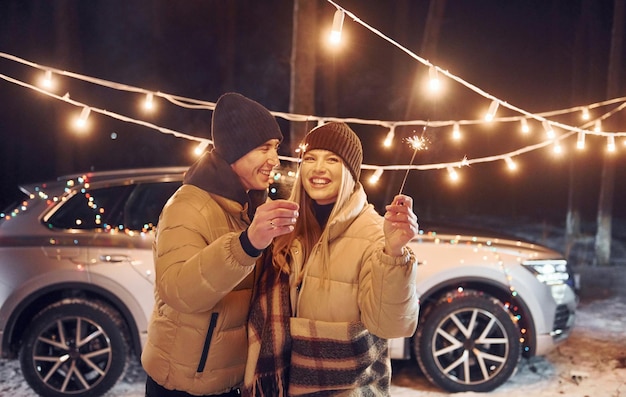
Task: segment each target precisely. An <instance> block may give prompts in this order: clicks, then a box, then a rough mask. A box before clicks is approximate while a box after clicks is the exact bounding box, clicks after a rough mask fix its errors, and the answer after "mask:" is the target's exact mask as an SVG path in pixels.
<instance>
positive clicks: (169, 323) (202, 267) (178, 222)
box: [142, 184, 257, 395]
mask: <svg viewBox="0 0 626 397" xmlns="http://www.w3.org/2000/svg"><path fill="white" fill-rule="evenodd" d="M244 207H247V205H246V206H242V205H241V204H240V203H239V202H237V201H234V200H230V199H227V198H224V197H221V196H218V195H215V194H211V193H209V192H207V191H205V190H203V189H201V188H199V187H197V186H194V185H189V184H184V185H183V186H181V188H180V189H179V190H178V191H177V192H176V193H175V194H174V195H173V196H172V198H170V200H169V201H168V202H167V204H166V206H165V208H164V209H163V212H162V214H161V218H160V220H159V225H158V233H157V236H156V240H155V252H154V253H155V267H156V278H157V280H158V281H157V283H156V288H155V299H156V304H155V307H154V311H153V314H152V319H151V322H150V326H149V329H148V342H147V345H146V346H145V349H144V351H143V353H142V365H143V367H144V369H145V370H146V372H147V373H148V375H150V377H152V378H153V379H154V380H155V381H156V382H157V383H159V384H160V385H162V386H164V387H165V388H167V389H170V390H182V391H186V392H187V393H190V394H196V395H203V394H219V393H223V392H226V391H229V390H230V389H232V388H233V387H237V386H239V385H240V383H241V382H242V380H243V373H244V367H245V362H246V348H247V339H246V321H247V316H248V311H249V306H250V298H251V293H252V292H251V291H252V286H253V282H254V280H253V277H254V273H253V270H254V264H255V260H256V259H257V258H255V257H251V256H249V255H248V254H246V252H245V251H244V250H243V248H242V246H241V243H240V240H239V236H240V234H241V231H242V230H243V229H245V228H246V227H247V225H248V224H249V219H248V217H247V215H246V212H245V208H244Z"/></svg>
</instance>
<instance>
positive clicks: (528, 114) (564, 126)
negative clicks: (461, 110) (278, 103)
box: [326, 0, 626, 136]
mask: <svg viewBox="0 0 626 397" xmlns="http://www.w3.org/2000/svg"><path fill="white" fill-rule="evenodd" d="M326 1H327V2H328V3H330V4H332V5H333V6H334V7H335V8H337V9H338V10H341V11H343V12H344V13H345V14H346V15H348V16H349V17H350V18H352V20H353V21H354V22H356V23H358V24H359V25H361V26H363V27H365V28H366V29H367V30H369V31H370V32H372V33H374V34H375V35H377V36H379V37H380V38H382V39H383V40H385V41H387V42H388V43H390V44H392V45H393V46H395V47H396V48H398V49H399V50H401V51H403V52H404V53H406V54H407V55H409V56H410V57H411V58H413V59H415V60H416V61H418V62H420V63H422V64H423V65H426V66H429V67H433V68H434V69H435V70H436V71H437V72H438V73H441V74H443V75H445V76H447V77H448V78H450V79H451V80H454V81H456V82H457V83H459V84H461V85H463V86H465V87H467V88H468V89H470V90H472V91H474V92H475V93H477V94H478V95H480V96H482V97H484V98H487V99H490V100H491V101H496V102H497V103H499V104H501V105H502V106H504V107H506V108H508V109H510V110H513V111H515V112H517V113H520V114H523V115H525V116H526V118H532V119H535V120H537V121H540V122H543V121H546V122H548V123H550V124H551V125H554V126H557V127H559V128H562V129H565V130H569V131H575V132H584V133H587V134H593V133H595V134H596V135H604V136H608V135H613V136H616V135H621V136H623V135H626V133H624V132H618V133H614V132H602V131H587V130H583V129H581V128H578V127H574V126H570V125H567V124H563V123H559V122H555V121H552V120H548V119H547V118H546V117H545V116H543V115H540V114H537V113H531V112H529V111H526V110H524V109H521V108H519V107H517V106H514V105H511V104H509V103H508V102H506V101H503V100H501V99H499V98H497V97H495V96H493V95H491V94H489V93H487V92H486V91H484V90H482V89H480V88H478V87H477V86H475V85H473V84H470V83H469V82H467V81H465V80H463V79H462V78H460V77H458V76H456V75H454V74H452V73H450V72H448V71H447V70H444V69H442V68H440V67H439V66H437V65H434V64H432V63H431V62H429V61H428V60H426V59H424V58H422V57H420V56H418V55H417V54H415V53H414V52H412V51H411V50H409V49H408V48H406V47H404V46H402V45H401V44H399V43H398V42H396V41H395V40H393V39H391V38H390V37H388V36H386V35H385V34H383V33H382V32H380V31H379V30H378V29H375V28H374V27H372V26H370V25H369V24H367V23H365V22H364V21H362V20H361V19H360V18H359V17H357V16H356V15H355V14H353V13H352V12H350V11H349V10H347V9H346V8H344V7H342V6H340V5H339V4H337V3H336V2H334V1H333V0H326ZM583 108H584V107H577V110H578V109H580V110H582V109H583ZM496 120H497V119H495V118H494V119H493V121H496ZM517 120H519V118H517ZM499 121H501V120H499ZM482 122H483V123H484V121H482ZM424 123H425V122H424ZM428 124H429V125H431V126H432V123H428ZM422 125H423V124H422Z"/></svg>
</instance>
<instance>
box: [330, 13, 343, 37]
mask: <svg viewBox="0 0 626 397" xmlns="http://www.w3.org/2000/svg"><path fill="white" fill-rule="evenodd" d="M344 17H345V13H344V12H343V11H342V10H337V11H335V16H334V17H333V28H332V30H331V31H330V42H331V44H335V45H336V44H339V43H340V42H341V31H342V30H343V18H344Z"/></svg>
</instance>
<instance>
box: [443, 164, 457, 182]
mask: <svg viewBox="0 0 626 397" xmlns="http://www.w3.org/2000/svg"><path fill="white" fill-rule="evenodd" d="M446 169H447V170H448V177H450V179H451V180H452V181H453V182H456V181H458V180H459V174H458V173H457V172H456V171H455V170H454V168H452V167H451V166H448V167H446Z"/></svg>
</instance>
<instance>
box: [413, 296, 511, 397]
mask: <svg viewBox="0 0 626 397" xmlns="http://www.w3.org/2000/svg"><path fill="white" fill-rule="evenodd" d="M414 338H415V340H414V342H415V343H414V348H415V355H416V357H417V359H418V363H419V365H420V367H421V369H422V371H423V372H424V374H425V375H426V377H427V378H428V379H429V380H430V381H431V382H432V383H433V384H435V385H437V386H439V387H441V388H443V389H445V390H447V391H450V392H463V391H473V392H488V391H491V390H493V389H495V388H496V387H498V386H500V385H501V384H503V383H504V382H506V381H507V380H508V379H509V378H510V376H511V375H512V374H513V372H514V371H515V369H516V368H517V365H518V363H519V360H520V358H521V343H520V332H519V328H518V326H517V324H516V321H515V319H514V318H513V316H512V315H510V314H509V312H508V311H507V310H506V309H505V307H504V305H503V304H502V303H501V302H500V301H498V300H497V299H495V298H492V297H490V296H486V295H482V294H480V293H473V292H467V291H466V292H463V293H459V294H454V295H448V296H446V297H445V298H444V299H442V300H440V301H439V302H438V303H437V304H436V305H435V306H434V307H433V308H432V310H430V311H429V312H428V313H425V317H424V318H423V319H422V320H420V324H419V326H418V330H417V333H416V334H415V337H414Z"/></svg>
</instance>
